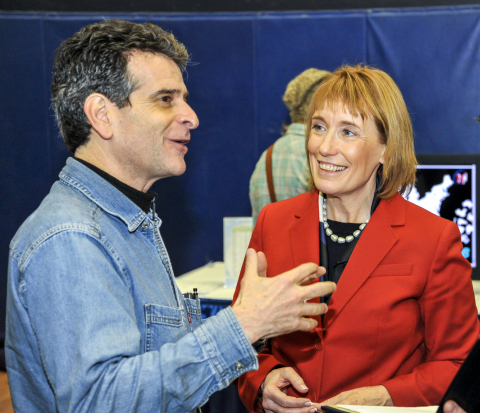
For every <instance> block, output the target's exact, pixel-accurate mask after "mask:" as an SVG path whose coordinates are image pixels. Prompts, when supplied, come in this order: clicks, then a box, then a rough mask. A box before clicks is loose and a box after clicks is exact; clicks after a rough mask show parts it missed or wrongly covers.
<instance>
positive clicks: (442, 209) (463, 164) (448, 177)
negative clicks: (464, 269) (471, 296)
mask: <svg viewBox="0 0 480 413" xmlns="http://www.w3.org/2000/svg"><path fill="white" fill-rule="evenodd" d="M417 159H418V162H419V165H418V167H417V181H416V184H415V187H414V188H413V189H412V191H411V192H410V194H409V195H408V196H405V198H406V199H408V200H409V201H411V202H413V203H415V204H417V205H419V206H421V207H423V208H425V209H427V210H429V211H430V212H432V213H434V214H436V215H439V216H441V217H443V218H446V219H449V220H451V221H453V222H455V223H456V224H457V225H458V228H459V230H460V234H461V239H462V244H463V249H462V254H463V256H464V257H465V258H466V259H467V260H468V261H469V262H470V264H471V265H472V278H473V279H480V268H479V263H478V258H479V255H478V252H479V251H478V241H479V240H478V231H477V208H476V205H477V199H478V197H477V194H478V190H477V182H478V175H477V173H478V169H479V168H480V154H478V155H477V154H417Z"/></svg>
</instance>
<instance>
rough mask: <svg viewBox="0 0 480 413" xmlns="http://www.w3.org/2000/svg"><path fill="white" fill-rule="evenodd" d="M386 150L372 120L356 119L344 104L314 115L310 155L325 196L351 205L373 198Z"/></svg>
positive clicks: (318, 184)
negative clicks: (376, 179)
mask: <svg viewBox="0 0 480 413" xmlns="http://www.w3.org/2000/svg"><path fill="white" fill-rule="evenodd" d="M384 151H385V144H382V143H380V132H379V131H378V129H377V127H376V125H375V122H374V121H373V118H372V117H368V118H366V119H365V120H363V119H362V118H361V116H352V114H351V113H350V112H348V109H347V108H344V107H343V105H342V104H340V103H338V104H336V105H333V106H332V109H327V108H323V109H318V110H317V111H316V112H315V113H314V115H313V118H312V127H311V129H310V136H309V139H308V153H309V155H308V156H309V162H310V169H311V171H312V177H313V182H314V183H315V186H316V187H317V189H319V190H320V191H322V192H323V193H324V194H327V195H332V196H334V197H338V198H340V199H343V200H344V201H348V202H364V201H366V200H368V199H371V196H372V194H373V191H374V190H375V177H376V172H377V169H378V167H379V166H380V164H381V163H383V152H384Z"/></svg>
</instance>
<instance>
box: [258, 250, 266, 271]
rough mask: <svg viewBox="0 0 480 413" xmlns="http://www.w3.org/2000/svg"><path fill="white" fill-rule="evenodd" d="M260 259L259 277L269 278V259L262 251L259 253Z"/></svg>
mask: <svg viewBox="0 0 480 413" xmlns="http://www.w3.org/2000/svg"><path fill="white" fill-rule="evenodd" d="M257 259H258V275H259V276H260V277H266V276H267V257H265V254H264V253H263V252H262V251H259V252H257Z"/></svg>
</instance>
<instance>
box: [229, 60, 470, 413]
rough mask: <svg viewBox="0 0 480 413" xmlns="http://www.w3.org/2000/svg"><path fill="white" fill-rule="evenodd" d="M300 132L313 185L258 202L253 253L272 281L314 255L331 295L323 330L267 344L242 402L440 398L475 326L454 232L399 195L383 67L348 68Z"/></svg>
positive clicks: (406, 138) (242, 389) (400, 155)
mask: <svg viewBox="0 0 480 413" xmlns="http://www.w3.org/2000/svg"><path fill="white" fill-rule="evenodd" d="M306 127H307V130H308V132H307V135H306V139H307V154H308V160H309V166H310V170H311V173H312V182H311V189H312V190H311V191H310V192H308V193H305V194H302V195H298V196H296V197H294V198H291V199H288V200H285V201H282V202H277V203H274V204H270V205H267V206H266V207H265V208H263V209H262V211H261V213H260V215H259V217H258V221H257V224H256V226H255V229H254V231H253V234H252V239H251V242H250V247H251V248H254V249H255V250H256V251H263V252H264V253H265V255H266V257H267V260H268V263H269V265H268V268H267V276H268V277H275V276H276V275H277V274H280V273H282V272H283V271H284V269H286V268H289V267H291V266H293V265H299V264H301V263H303V262H314V263H320V265H321V266H323V267H325V268H326V269H327V272H326V275H325V278H326V279H327V280H330V281H334V282H336V283H337V290H336V291H335V292H334V293H333V294H332V296H331V297H330V299H329V301H328V300H327V302H328V312H327V313H326V314H325V315H324V316H323V317H317V321H318V327H317V328H315V329H314V330H311V331H310V332H302V333H292V334H288V335H285V336H282V337H279V338H275V339H272V340H268V343H267V345H266V346H265V349H264V350H263V352H262V353H261V354H259V365H260V367H259V369H258V370H257V371H252V372H249V373H247V374H246V375H245V376H243V377H242V378H240V379H239V393H240V397H241V398H242V400H243V402H244V403H245V405H246V406H247V408H248V409H249V411H259V412H261V411H262V409H264V410H265V411H266V412H288V411H292V412H293V411H294V412H295V413H306V412H309V411H311V406H309V405H308V404H307V403H309V402H314V403H317V404H316V407H317V408H320V407H321V405H324V404H355V405H359V404H365V405H390V406H391V405H395V406H426V405H436V404H438V403H439V402H440V400H441V399H442V396H443V395H444V393H445V391H446V390H447V388H448V386H449V384H450V382H451V381H452V378H453V377H454V376H455V374H456V372H457V371H458V369H459V367H460V365H461V363H462V362H463V360H464V359H465V358H466V356H467V355H468V353H469V352H470V350H471V348H472V347H473V345H474V344H475V342H476V340H477V338H478V334H479V323H478V318H477V311H476V306H475V299H474V294H473V288H472V282H471V271H472V269H471V265H470V264H469V262H468V261H467V260H466V259H465V258H464V257H463V256H462V243H461V241H460V231H459V229H458V226H457V225H456V224H455V223H453V222H452V221H449V220H446V219H443V218H441V217H439V216H437V215H434V214H432V213H430V212H428V211H427V210H425V209H423V208H421V207H419V206H417V205H414V204H412V203H410V202H408V201H406V200H405V199H404V198H403V197H402V194H404V193H408V191H409V188H411V187H412V186H413V184H414V182H415V174H416V157H415V153H414V145H413V131H412V125H411V121H410V116H409V114H408V110H407V107H406V105H405V102H404V100H403V97H402V94H401V92H400V90H399V89H398V87H397V85H396V84H395V82H394V81H393V80H392V78H391V77H390V76H389V75H388V74H386V73H385V72H383V71H381V70H377V69H373V68H369V67H362V66H356V67H349V66H345V67H343V68H341V69H339V70H337V71H336V72H334V73H332V74H331V75H328V76H327V77H326V78H325V79H324V80H323V82H322V84H321V85H320V87H319V88H318V89H317V92H316V93H315V96H314V97H313V99H312V103H311V106H310V109H309V113H308V117H307V121H306ZM240 277H242V274H240ZM240 279H241V278H240ZM234 299H235V297H234Z"/></svg>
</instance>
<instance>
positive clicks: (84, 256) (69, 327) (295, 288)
mask: <svg viewBox="0 0 480 413" xmlns="http://www.w3.org/2000/svg"><path fill="white" fill-rule="evenodd" d="M187 61H188V54H187V52H186V50H185V48H184V47H183V45H181V44H179V43H178V42H177V41H176V39H175V38H174V37H173V35H171V34H169V33H166V32H164V31H163V30H161V29H160V28H159V27H157V26H154V25H151V24H145V25H138V24H133V23H128V22H122V21H115V20H112V21H105V22H101V23H98V24H94V25H91V26H87V27H86V28H84V29H83V30H81V31H80V32H78V33H76V34H74V35H73V36H72V37H71V38H70V39H68V40H66V41H65V42H63V43H62V45H61V46H60V48H59V50H58V52H57V56H56V58H55V62H54V73H53V81H52V100H53V108H54V110H55V114H56V118H57V121H58V125H59V128H60V131H61V134H62V136H63V138H64V140H65V143H66V145H67V147H68V148H69V149H70V150H71V151H72V152H73V153H74V156H75V157H74V158H70V159H68V160H67V165H66V166H65V167H64V169H63V170H62V171H61V173H60V180H59V181H58V182H56V183H55V184H54V185H53V187H52V190H51V192H50V194H49V195H48V196H47V197H46V198H45V199H44V201H43V202H42V204H41V205H40V207H39V208H38V209H37V210H36V211H35V212H34V213H33V214H32V216H30V218H29V219H28V220H27V221H26V222H25V223H24V224H23V225H22V227H21V228H20V229H19V231H18V232H17V234H16V235H15V237H14V239H13V240H12V243H11V246H10V261H9V281H8V299H7V339H6V359H7V369H8V376H9V383H10V389H11V393H12V401H13V405H14V408H15V411H17V412H27V413H33V412H42V413H45V412H87V411H88V412H116V413H118V412H137V413H140V412H188V411H193V410H194V409H196V408H197V407H198V406H201V405H202V404H204V403H205V402H206V401H207V400H208V397H209V396H210V395H211V394H212V393H213V392H215V391H218V390H221V389H223V388H225V387H226V386H228V385H229V384H230V383H231V382H232V381H233V380H235V379H236V378H237V377H238V376H239V375H241V374H242V373H244V372H246V371H249V370H252V369H255V368H257V366H258V363H257V359H256V353H255V351H254V349H253V347H252V345H251V344H252V343H254V342H256V341H258V340H259V339H261V338H268V337H272V336H275V335H278V334H284V333H288V332H291V331H294V330H297V329H298V330H310V329H312V328H314V327H315V325H316V322H315V321H314V320H313V319H310V318H304V317H303V316H309V315H319V314H322V313H324V312H325V311H326V307H325V306H324V305H321V304H313V303H307V302H306V301H307V300H309V299H310V298H313V297H317V296H320V295H324V294H329V293H331V292H332V291H333V289H334V286H333V284H331V283H330V284H329V283H318V282H317V283H313V284H312V281H313V280H314V279H316V278H318V277H319V276H320V275H321V274H322V273H323V269H319V268H318V267H317V266H316V265H315V264H304V265H302V266H300V267H298V268H296V269H294V270H292V271H290V272H288V273H285V274H283V275H282V276H280V277H276V278H275V279H267V278H263V277H259V276H258V275H261V276H262V275H264V274H265V271H266V261H265V257H264V256H263V255H262V254H260V253H259V254H258V255H257V254H256V253H255V252H254V251H253V250H250V251H248V252H247V257H246V271H247V272H248V276H247V277H246V280H245V282H242V290H241V293H240V297H239V300H238V301H237V303H236V304H235V306H234V307H233V308H227V309H225V310H223V311H222V312H220V313H219V314H218V315H217V316H216V317H212V318H210V319H208V320H207V321H206V322H204V323H203V324H201V318H200V313H199V311H200V310H199V307H198V301H196V300H192V299H185V298H184V297H183V296H182V294H181V293H180V291H179V290H178V288H177V286H176V284H175V280H174V275H173V271H172V267H171V265H170V261H169V258H168V254H167V251H166V248H165V245H164V243H163V241H162V238H161V235H160V231H159V228H160V225H161V220H160V218H159V217H157V216H156V214H155V207H154V201H155V195H154V194H152V193H149V192H147V191H148V190H149V188H150V187H151V185H152V184H153V183H154V182H155V181H156V180H158V179H161V178H166V177H168V176H173V175H180V174H182V173H183V172H184V171H185V162H184V155H185V153H186V152H187V147H186V144H187V143H188V141H189V140H190V130H191V129H194V128H196V127H197V126H198V119H197V116H196V115H195V112H194V111H193V110H192V109H191V108H190V106H189V105H188V104H187V98H188V93H187V90H186V87H185V84H184V82H183V78H182V70H184V69H185V65H186V63H187ZM306 411H308V408H307V410H306Z"/></svg>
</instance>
